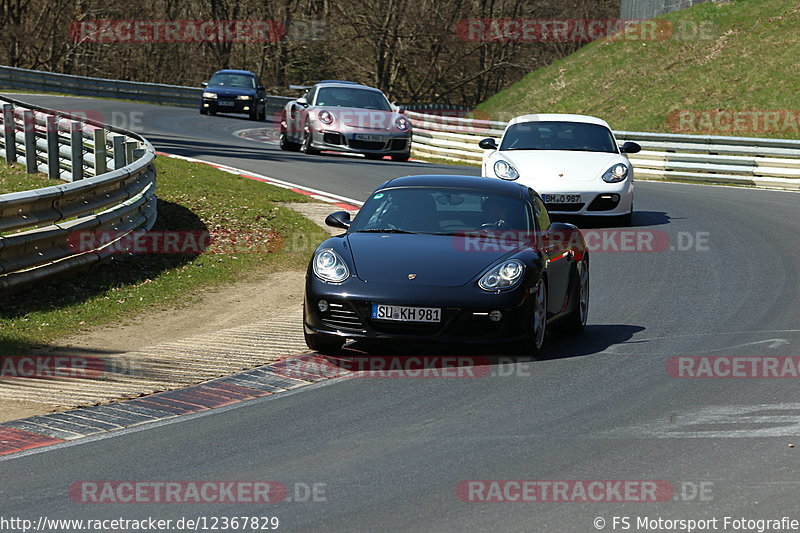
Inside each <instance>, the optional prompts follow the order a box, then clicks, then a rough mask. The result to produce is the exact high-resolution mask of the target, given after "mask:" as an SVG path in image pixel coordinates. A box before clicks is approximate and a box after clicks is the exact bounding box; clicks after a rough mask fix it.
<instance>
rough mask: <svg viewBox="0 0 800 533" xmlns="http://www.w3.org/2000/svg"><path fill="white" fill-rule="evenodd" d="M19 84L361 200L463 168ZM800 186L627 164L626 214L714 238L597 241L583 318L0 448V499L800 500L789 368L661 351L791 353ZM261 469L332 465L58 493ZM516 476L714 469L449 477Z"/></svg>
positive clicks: (486, 511) (32, 509) (363, 503)
mask: <svg viewBox="0 0 800 533" xmlns="http://www.w3.org/2000/svg"><path fill="white" fill-rule="evenodd" d="M17 97H18V98H19V99H22V100H26V101H31V102H34V103H39V104H43V105H46V106H49V107H58V108H62V109H70V110H79V109H85V110H97V111H99V112H100V113H105V114H107V115H108V116H110V112H111V111H112V110H114V111H117V112H119V113H122V114H128V115H129V116H136V117H141V125H142V128H141V133H143V134H144V135H145V136H146V137H147V138H148V139H150V140H151V142H153V144H154V145H155V146H156V149H157V150H160V151H165V152H170V153H176V154H180V155H186V156H191V157H197V158H201V159H204V160H208V161H213V162H218V163H224V164H227V165H231V166H235V167H239V168H243V169H246V170H249V171H253V172H258V173H261V174H265V175H268V176H271V177H274V178H278V179H283V180H287V181H291V182H294V183H298V184H301V185H305V186H309V187H313V188H316V189H321V190H324V191H327V192H330V193H335V194H339V195H343V196H348V197H351V198H355V199H358V200H363V199H364V197H365V196H366V195H367V194H368V193H369V192H370V191H371V190H372V189H373V188H374V187H375V186H376V185H378V184H379V183H381V182H383V181H384V180H386V179H389V178H391V177H395V176H401V175H406V174H418V173H453V174H455V173H467V174H475V173H476V169H473V168H466V167H455V166H445V165H431V164H424V163H414V162H409V163H393V162H391V161H388V160H387V161H378V162H376V161H367V160H364V159H361V158H357V157H347V156H332V155H328V156H306V155H303V154H297V153H289V152H282V151H280V150H279V149H278V147H277V146H276V145H274V144H263V143H257V142H254V141H250V140H246V139H241V138H239V137H236V136H235V135H234V132H236V131H238V130H241V129H245V128H252V127H254V126H255V123H253V122H250V121H247V120H244V119H237V118H227V117H222V116H217V117H205V116H201V115H199V113H198V112H197V111H196V110H188V109H178V108H169V107H158V106H150V105H144V104H133V103H124V102H110V101H100V100H87V99H73V98H61V97H50V96H17ZM130 114H134V115H130ZM106 120H108V118H107V119H106ZM118 125H120V126H122V127H131V124H118ZM798 202H800V195H797V194H793V193H785V192H776V191H763V190H748V189H741V188H724V187H708V186H696V185H684V184H668V183H648V182H639V183H637V185H636V209H637V213H636V215H635V217H634V224H635V226H636V229H637V230H643V231H655V232H664V235H665V236H668V237H669V240H670V246H672V247H674V248H680V247H681V246H682V245H683V244H685V243H686V242H687V241H688V238H689V236H691V238H692V239H693V240H694V241H695V243H696V240H697V238H698V237H700V238H701V239H707V241H703V244H701V245H700V246H699V247H698V246H692V247H690V248H691V249H688V250H680V249H672V250H670V249H669V248H667V249H665V250H663V251H660V252H655V253H646V252H639V253H636V252H628V253H625V252H610V251H606V252H603V251H597V252H596V253H594V254H593V255H592V267H591V273H592V289H591V298H592V302H591V310H590V314H589V325H588V327H587V329H586V331H585V332H584V333H583V334H581V335H578V336H574V337H557V336H553V337H551V338H550V339H549V341H548V345H547V348H546V351H545V354H544V356H543V357H542V358H541V359H540V360H537V361H527V362H518V363H515V364H510V365H495V366H494V367H493V368H492V372H491V375H489V376H486V377H481V378H472V379H422V378H421V379H410V378H409V379H371V378H365V379H345V380H334V381H330V382H326V384H324V385H317V386H311V387H307V388H304V389H302V390H301V391H298V392H297V393H290V394H282V395H279V396H276V397H274V398H266V399H259V400H255V401H252V402H249V403H245V404H241V405H240V406H237V407H235V408H231V409H224V410H221V411H212V412H209V413H207V414H204V415H202V414H201V415H194V416H190V417H183V418H179V419H177V420H176V421H173V422H171V423H164V424H154V425H148V426H144V427H141V428H137V429H134V430H129V431H123V432H118V433H113V434H110V435H107V436H105V437H102V438H89V439H84V440H80V441H76V442H74V443H71V444H67V445H61V446H57V447H53V448H45V449H42V450H39V451H34V452H31V453H25V454H21V455H17V456H10V457H9V458H6V459H2V460H0V472H1V473H0V499H1V500H2V501H3V511H2V513H3V515H4V516H19V517H25V518H31V519H35V518H36V517H38V516H40V515H45V516H47V517H48V518H98V519H101V518H118V517H124V518H141V517H146V516H154V517H157V518H163V519H168V518H172V519H177V518H180V517H181V516H194V517H196V516H234V515H239V516H242V515H249V516H263V515H272V516H277V517H279V518H280V520H281V527H280V529H279V530H285V531H370V532H371V531H415V532H416V531H465V530H471V531H537V532H541V531H557V532H583V531H596V530H597V529H595V526H594V525H593V521H594V519H595V518H596V517H602V518H604V519H605V520H606V525H605V529H606V530H611V529H612V519H613V517H614V516H617V517H620V516H628V517H631V519H632V520H633V522H634V523H635V520H636V517H644V516H647V517H650V518H658V517H663V518H687V519H688V518H693V519H701V518H712V517H723V516H725V515H729V516H736V517H740V516H744V517H751V518H780V517H781V516H784V515H788V516H792V513H795V516H794V518H797V519H800V515H798V514H797V490H798V486H800V469H798V468H797V465H798V463H800V461H799V460H798V455H797V454H798V453H800V452H799V451H798V448H796V447H790V446H789V445H790V444H795V443H798V441H800V392H798V387H797V384H796V383H797V382H796V380H793V379H678V378H674V377H671V376H670V375H669V374H668V372H667V370H666V364H667V361H668V360H669V359H670V358H671V357H674V356H700V355H714V356H772V355H774V356H800V306H798V301H799V300H800V274H798V265H799V264H800V250H799V249H798V248H799V247H798V246H797V244H798V237H797V235H798V230H800V208H799V205H800V204H799V203H798ZM706 242H707V245H706V244H705V243H706ZM298 327H301V325H300V324H298ZM260 479H267V480H276V481H280V482H282V483H283V484H284V485H286V486H289V487H291V486H293V484H294V483H305V484H309V485H310V484H312V483H325V484H326V486H325V499H326V501H324V502H323V501H318V502H305V503H298V502H291V503H289V502H283V503H279V504H271V505H267V506H258V505H250V506H248V505H244V504H242V505H232V504H217V505H211V504H203V505H201V504H189V505H165V504H104V505H99V504H98V505H85V504H77V503H74V502H73V501H72V500H71V499H70V497H69V495H68V489H69V487H70V485H71V484H73V483H75V482H79V481H84V480H90V481H97V480H127V481H136V480H147V481H153V480H158V481H167V480H169V481H172V480H196V481H200V480H229V481H233V480H260ZM519 479H527V480H665V481H668V482H670V483H671V484H672V485H673V487H676V488H680V487H681V486H682V484H683V483H690V484H691V483H696V484H699V483H701V482H710V483H712V485H709V486H710V487H711V489H710V493H709V492H707V493H706V494H705V495H704V497H703V498H702V500H703V501H698V499H699V498H697V497H696V498H694V501H689V502H685V501H678V500H679V499H680V498H679V499H678V500H676V499H669V500H668V501H665V502H660V503H641V502H631V503H543V502H530V503H474V502H464V501H461V500H460V499H459V498H458V497H457V494H456V487H457V486H458V484H459V482H461V481H464V480H519ZM688 486H689V487H691V485H688ZM709 486H707V487H709ZM687 492H692V491H691V490H688V489H687ZM720 524H721V523H720ZM617 529H619V525H617ZM718 530H724V529H721V528H718Z"/></svg>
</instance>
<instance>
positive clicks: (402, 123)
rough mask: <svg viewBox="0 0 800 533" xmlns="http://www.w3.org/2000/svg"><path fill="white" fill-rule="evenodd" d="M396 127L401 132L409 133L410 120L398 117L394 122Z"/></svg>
mask: <svg viewBox="0 0 800 533" xmlns="http://www.w3.org/2000/svg"><path fill="white" fill-rule="evenodd" d="M394 125H395V126H396V127H397V129H398V130H400V131H408V129H409V127H410V124H409V123H408V119H407V118H406V117H397V118H396V119H395V121H394Z"/></svg>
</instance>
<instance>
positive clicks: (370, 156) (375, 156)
mask: <svg viewBox="0 0 800 533" xmlns="http://www.w3.org/2000/svg"><path fill="white" fill-rule="evenodd" d="M364 157H366V158H367V159H371V160H373V161H379V160H381V159H383V154H364Z"/></svg>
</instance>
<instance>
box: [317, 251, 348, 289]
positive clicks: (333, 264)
mask: <svg viewBox="0 0 800 533" xmlns="http://www.w3.org/2000/svg"><path fill="white" fill-rule="evenodd" d="M313 265H314V274H315V275H316V276H317V277H318V278H319V279H321V280H323V281H329V282H331V283H341V282H342V281H344V280H346V279H347V278H348V277H350V269H348V268H347V263H345V262H344V260H343V259H342V258H341V256H340V255H339V254H337V253H336V252H334V251H333V250H332V249H330V248H325V249H323V250H320V251H318V252H317V253H316V254H314V262H313Z"/></svg>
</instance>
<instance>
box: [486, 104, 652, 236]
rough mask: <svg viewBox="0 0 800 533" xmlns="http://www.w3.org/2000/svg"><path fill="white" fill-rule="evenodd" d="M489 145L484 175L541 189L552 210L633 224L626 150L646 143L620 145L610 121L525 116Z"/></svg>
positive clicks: (631, 169)
mask: <svg viewBox="0 0 800 533" xmlns="http://www.w3.org/2000/svg"><path fill="white" fill-rule="evenodd" d="M479 145H480V147H481V148H483V149H484V150H487V151H486V152H484V156H483V164H482V166H481V175H482V176H484V177H491V178H501V179H505V180H519V182H520V183H523V184H525V185H527V186H529V187H531V188H533V189H534V190H536V192H538V193H539V194H540V195H541V196H542V199H543V200H544V202H545V205H546V206H547V210H548V211H549V212H551V213H553V214H563V215H591V216H603V217H616V220H617V221H618V222H619V223H621V224H623V225H628V224H630V221H631V217H632V215H633V167H632V166H631V163H630V161H629V160H628V157H627V154H635V153H637V152H638V151H639V150H641V147H640V146H639V145H638V144H636V143H634V142H626V143H625V144H623V145H622V146H618V145H617V140H616V138H615V137H614V133H613V132H612V131H611V128H610V127H609V126H608V124H607V123H606V122H605V121H604V120H601V119H599V118H595V117H590V116H586V115H568V114H541V115H522V116H520V117H516V118H514V119H513V120H511V122H509V123H508V126H507V127H506V129H505V131H504V132H503V138H502V139H501V140H500V145H499V146H498V145H497V143H496V142H495V140H494V139H491V138H489V139H483V140H482V141H481V142H480V143H479Z"/></svg>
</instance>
